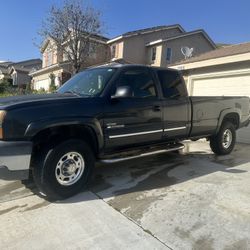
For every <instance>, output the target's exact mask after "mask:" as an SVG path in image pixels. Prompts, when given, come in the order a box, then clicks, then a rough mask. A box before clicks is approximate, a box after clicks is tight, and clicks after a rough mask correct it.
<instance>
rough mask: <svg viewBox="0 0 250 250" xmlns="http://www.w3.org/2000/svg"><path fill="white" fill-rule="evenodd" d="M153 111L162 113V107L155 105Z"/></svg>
mask: <svg viewBox="0 0 250 250" xmlns="http://www.w3.org/2000/svg"><path fill="white" fill-rule="evenodd" d="M153 110H154V111H161V106H160V105H155V106H154V107H153Z"/></svg>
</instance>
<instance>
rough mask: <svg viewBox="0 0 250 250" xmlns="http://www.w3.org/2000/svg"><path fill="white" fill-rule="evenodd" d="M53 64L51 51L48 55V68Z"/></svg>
mask: <svg viewBox="0 0 250 250" xmlns="http://www.w3.org/2000/svg"><path fill="white" fill-rule="evenodd" d="M52 64H53V53H52V51H49V52H48V53H47V66H50V65H52Z"/></svg>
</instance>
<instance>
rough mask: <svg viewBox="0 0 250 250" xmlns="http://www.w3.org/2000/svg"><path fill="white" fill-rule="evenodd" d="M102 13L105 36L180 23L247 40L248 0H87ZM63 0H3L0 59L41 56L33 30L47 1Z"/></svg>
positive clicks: (218, 38)
mask: <svg viewBox="0 0 250 250" xmlns="http://www.w3.org/2000/svg"><path fill="white" fill-rule="evenodd" d="M86 1H87V3H88V4H89V5H92V6H93V7H94V8H96V9H98V10H99V11H101V13H102V22H103V24H104V31H105V33H104V35H105V36H107V37H110V38H112V37H115V36H117V35H120V34H122V33H124V32H127V31H132V30H136V29H142V28H148V27H153V26H158V25H171V24H176V23H179V24H181V25H182V27H183V28H184V29H185V30H186V31H192V30H195V29H204V30H205V31H206V32H207V33H208V35H209V36H210V37H211V38H212V40H213V41H214V42H216V43H229V44H236V43H242V42H248V41H249V42H250V14H249V11H250V1H249V0H237V1H236V0H217V1H216V0H206V1H202V0H189V1H184V0H171V1H170V0H85V2H86ZM62 3H63V0H11V1H5V0H2V1H1V4H0V11H1V14H0V61H2V60H10V61H22V60H26V59H31V58H40V57H41V55H40V51H39V48H38V47H37V46H36V45H35V43H39V41H40V38H39V36H38V34H37V32H38V30H39V29H40V27H41V23H42V20H43V19H44V18H45V17H46V16H47V15H48V11H49V9H50V7H51V5H53V4H55V5H58V6H60V5H62Z"/></svg>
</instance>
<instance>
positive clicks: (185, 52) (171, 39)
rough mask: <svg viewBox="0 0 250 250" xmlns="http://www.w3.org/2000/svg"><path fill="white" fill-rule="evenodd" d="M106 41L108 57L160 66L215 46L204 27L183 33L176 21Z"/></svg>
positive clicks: (212, 48)
mask: <svg viewBox="0 0 250 250" xmlns="http://www.w3.org/2000/svg"><path fill="white" fill-rule="evenodd" d="M107 43H108V44H109V45H110V49H111V59H112V60H117V59H123V60H125V61H128V62H131V63H137V64H146V65H152V66H162V67H166V66H167V65H169V64H171V63H174V62H176V61H180V60H182V59H184V58H185V57H192V56H196V55H199V54H202V53H205V52H208V51H211V50H214V49H215V48H216V45H215V44H214V42H213V41H212V40H211V38H210V37H209V36H208V35H207V33H206V32H205V31H204V30H196V31H192V32H186V31H185V30H184V29H183V28H182V27H181V26H180V25H179V24H176V25H170V26H157V27H152V28H148V29H142V30H136V31H132V32H127V33H124V34H122V35H120V36H118V37H116V38H113V39H111V40H109V41H108V42H107Z"/></svg>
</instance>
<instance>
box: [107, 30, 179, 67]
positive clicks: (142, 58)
mask: <svg viewBox="0 0 250 250" xmlns="http://www.w3.org/2000/svg"><path fill="white" fill-rule="evenodd" d="M180 33H181V31H180V30H179V29H178V28H174V29H169V30H161V31H154V32H151V33H147V34H141V35H137V36H132V37H128V38H124V39H123V40H121V41H118V42H119V43H122V42H123V44H122V45H121V46H120V45H119V47H121V51H119V58H123V59H124V60H125V61H128V62H131V63H138V64H146V62H147V59H148V55H147V50H146V47H145V45H146V44H147V43H149V42H152V41H156V40H159V39H166V38H169V37H171V36H175V35H178V34H180ZM118 42H114V43H111V44H110V46H112V45H113V44H117V43H118ZM119 50H120V48H119Z"/></svg>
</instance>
